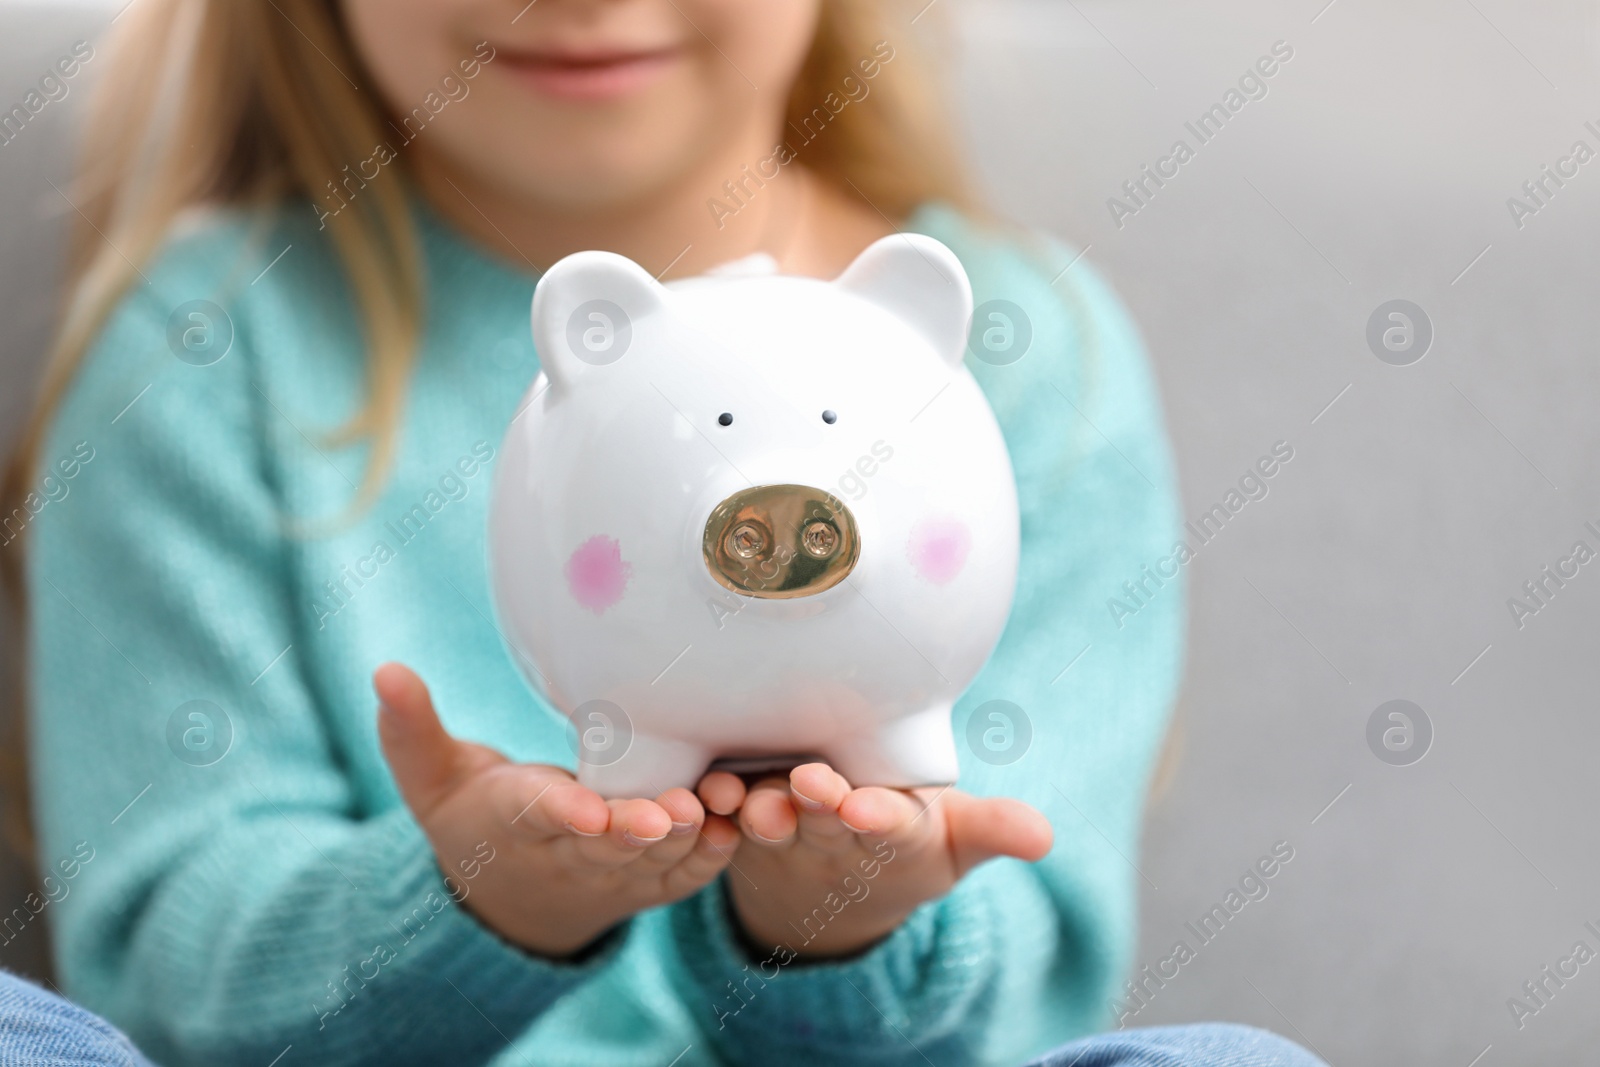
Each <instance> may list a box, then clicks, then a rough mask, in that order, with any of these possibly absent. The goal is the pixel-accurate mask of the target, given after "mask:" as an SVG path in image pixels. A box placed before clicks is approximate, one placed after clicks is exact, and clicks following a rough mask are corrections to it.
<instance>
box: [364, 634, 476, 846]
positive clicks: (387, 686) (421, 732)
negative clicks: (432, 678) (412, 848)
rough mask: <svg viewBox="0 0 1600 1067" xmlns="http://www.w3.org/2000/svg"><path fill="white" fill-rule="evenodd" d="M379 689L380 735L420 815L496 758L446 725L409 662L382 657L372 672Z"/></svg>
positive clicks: (403, 793) (398, 780) (400, 782)
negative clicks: (455, 735)
mask: <svg viewBox="0 0 1600 1067" xmlns="http://www.w3.org/2000/svg"><path fill="white" fill-rule="evenodd" d="M372 688H373V690H374V691H375V692H376V693H377V695H378V702H379V710H378V741H379V744H380V745H381V746H382V748H383V755H384V759H385V760H387V761H388V763H389V769H390V770H391V771H392V772H393V773H394V780H395V784H396V785H397V786H398V787H399V789H400V795H401V797H402V798H403V799H404V800H405V802H406V806H407V807H409V808H410V809H411V811H412V812H413V814H415V815H416V817H417V819H418V821H419V822H420V821H424V820H426V819H427V817H428V815H429V814H430V813H431V812H432V811H433V809H434V808H435V807H437V806H438V804H439V802H440V801H442V800H443V799H444V798H445V797H446V796H448V795H449V794H450V792H451V790H453V789H454V788H455V786H456V785H458V784H459V783H460V781H461V780H462V778H463V777H465V775H466V774H467V773H469V772H470V771H472V770H474V769H481V767H482V765H483V763H485V762H487V760H488V759H492V758H494V757H493V755H492V754H490V753H489V750H487V749H483V748H481V747H479V746H470V747H469V746H466V745H462V744H461V743H460V742H458V741H457V740H456V739H455V738H453V737H451V736H450V734H449V733H448V732H447V731H446V730H445V728H444V724H443V723H441V722H440V721H439V715H438V713H437V712H436V711H434V708H433V698H432V697H431V696H429V694H428V687H427V686H426V685H425V684H423V681H422V679H421V678H419V677H417V675H416V672H415V671H413V670H411V669H410V668H409V667H405V666H403V665H401V664H399V663H385V664H384V665H383V666H381V667H379V668H378V669H377V670H376V671H374V672H373V675H372Z"/></svg>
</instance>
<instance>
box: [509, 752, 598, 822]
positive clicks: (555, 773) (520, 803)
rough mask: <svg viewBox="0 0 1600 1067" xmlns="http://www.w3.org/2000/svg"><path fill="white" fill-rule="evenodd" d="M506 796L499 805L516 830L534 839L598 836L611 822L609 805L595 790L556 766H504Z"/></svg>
mask: <svg viewBox="0 0 1600 1067" xmlns="http://www.w3.org/2000/svg"><path fill="white" fill-rule="evenodd" d="M506 770H507V772H508V773H507V774H506V780H507V784H506V785H505V786H503V787H502V788H503V789H504V790H505V792H506V796H505V797H504V799H502V800H501V802H500V804H499V807H500V809H501V810H502V811H505V812H507V813H508V814H507V821H508V822H509V823H510V825H511V826H512V827H513V828H514V829H515V830H517V831H518V832H519V833H521V834H524V835H527V836H530V837H532V838H535V839H543V838H549V837H554V836H557V835H562V834H568V833H575V834H577V835H579V836H580V837H598V836H599V835H601V834H603V833H605V832H606V830H607V829H608V828H609V827H610V825H611V809H610V808H608V807H606V802H605V800H604V799H603V798H602V797H601V796H600V794H599V793H596V792H595V791H594V790H592V789H589V788H587V787H586V786H582V785H579V784H578V783H577V782H575V781H573V779H572V776H571V775H570V774H568V773H567V772H566V771H564V770H562V769H561V768H559V767H544V766H539V765H533V766H521V767H508V768H506Z"/></svg>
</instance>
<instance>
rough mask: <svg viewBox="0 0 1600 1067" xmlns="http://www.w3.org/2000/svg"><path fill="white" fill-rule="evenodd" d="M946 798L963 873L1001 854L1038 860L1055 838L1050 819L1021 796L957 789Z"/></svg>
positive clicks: (952, 838) (958, 864) (954, 848)
mask: <svg viewBox="0 0 1600 1067" xmlns="http://www.w3.org/2000/svg"><path fill="white" fill-rule="evenodd" d="M944 800H945V803H946V805H947V807H946V809H945V819H946V822H947V824H948V825H949V827H950V845H951V850H952V851H953V852H954V854H955V860H956V867H957V870H958V872H959V874H961V875H965V874H966V873H967V872H968V871H970V870H971V869H972V868H974V867H976V866H977V865H978V864H980V863H983V862H984V861H986V860H992V859H994V858H995V857H997V856H1013V857H1015V858H1017V859H1019V860H1026V861H1027V862H1029V863H1036V862H1038V861H1039V860H1041V859H1043V858H1044V857H1045V855H1046V854H1047V853H1048V852H1049V851H1050V846H1051V845H1052V844H1053V843H1054V841H1055V831H1054V830H1052V829H1051V827H1050V820H1049V819H1046V818H1045V817H1044V816H1043V815H1042V814H1040V812H1039V811H1038V809H1036V808H1033V807H1030V806H1029V805H1027V804H1024V803H1023V802H1022V801H1020V800H1012V799H1010V798H1008V797H975V796H972V795H970V794H967V793H959V792H957V791H956V790H954V789H952V790H950V791H949V793H947V794H946V795H945V797H944Z"/></svg>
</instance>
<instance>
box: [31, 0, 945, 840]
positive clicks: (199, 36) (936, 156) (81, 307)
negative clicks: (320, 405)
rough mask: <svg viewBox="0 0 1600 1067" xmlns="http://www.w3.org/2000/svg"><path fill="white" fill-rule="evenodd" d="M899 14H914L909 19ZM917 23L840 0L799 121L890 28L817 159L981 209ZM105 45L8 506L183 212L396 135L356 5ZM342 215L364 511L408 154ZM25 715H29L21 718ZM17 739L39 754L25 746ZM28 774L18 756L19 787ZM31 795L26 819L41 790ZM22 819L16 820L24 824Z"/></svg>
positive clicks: (129, 36) (412, 262) (834, 0)
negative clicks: (867, 97)
mask: <svg viewBox="0 0 1600 1067" xmlns="http://www.w3.org/2000/svg"><path fill="white" fill-rule="evenodd" d="M891 9H893V10H894V11H896V12H897V13H898V14H899V15H901V16H905V17H898V18H896V19H894V20H893V21H892V22H891V20H890V18H889V14H890V11H891ZM934 14H935V16H936V15H937V13H934ZM924 21H931V20H924ZM908 22H909V16H908V14H907V12H905V11H902V10H900V5H899V4H897V3H895V2H894V0H822V12H821V18H820V21H819V24H818V28H817V33H816V37H815V39H814V40H813V43H812V46H811V50H810V53H809V56H808V58H807V60H806V62H805V64H804V66H803V68H802V69H801V72H800V74H799V76H798V77H797V79H796V81H795V84H794V86H793V89H792V91H791V94H790V98H789V106H788V115H787V116H786V119H787V120H789V121H791V122H794V123H795V124H796V125H797V126H798V125H801V124H803V123H804V122H805V121H806V119H807V118H809V117H810V116H811V114H812V112H813V109H814V108H815V107H816V106H817V105H819V104H820V103H822V102H823V101H824V100H825V99H826V98H827V97H828V96H829V95H830V94H831V93H836V92H837V91H839V88H840V86H841V84H842V83H843V82H844V80H845V78H846V77H847V76H851V75H854V74H855V73H856V64H858V63H859V62H861V61H862V60H865V59H867V58H869V57H870V56H872V55H873V54H874V49H875V45H877V44H878V42H880V41H885V40H887V41H888V42H889V43H890V45H891V46H893V47H894V48H895V59H894V62H893V63H892V64H890V65H888V66H887V67H885V68H884V71H883V74H882V75H880V76H879V77H877V78H876V79H875V80H874V84H873V88H872V103H871V104H870V105H869V106H864V107H850V108H846V109H845V110H844V111H843V112H842V113H841V114H839V115H838V117H837V119H836V120H834V121H830V122H829V124H828V130H827V133H826V135H825V136H822V137H819V138H817V140H816V142H815V143H814V144H810V145H807V146H806V147H805V149H804V150H803V152H802V158H803V160H804V162H805V163H806V165H807V166H808V167H809V168H811V170H812V172H813V173H815V174H817V175H818V176H819V177H821V178H823V179H825V180H828V181H831V182H834V183H836V184H837V185H838V186H839V187H840V188H842V189H845V190H847V191H849V190H853V195H855V194H859V195H860V196H863V197H865V198H866V199H867V200H868V201H869V202H870V203H871V204H872V205H873V206H874V207H876V208H877V209H878V210H880V211H882V212H884V213H885V214H887V215H889V216H890V217H891V218H895V219H901V218H904V217H906V216H907V215H909V214H910V213H911V211H912V209H913V208H914V207H915V206H916V205H917V204H919V203H922V202H925V201H929V200H943V201H946V202H949V203H952V204H955V205H956V206H958V207H963V208H966V209H968V210H971V209H973V208H974V203H973V197H972V196H971V194H970V192H969V186H968V183H967V181H966V179H965V177H964V176H963V173H962V168H961V165H960V156H959V154H958V152H957V150H956V146H955V142H954V139H953V137H952V135H951V132H950V129H949V125H950V124H949V121H948V119H947V118H946V116H947V115H948V114H949V110H948V109H947V108H946V107H944V106H943V103H942V101H941V100H940V99H939V97H938V95H937V94H936V93H935V92H934V90H933V82H932V79H931V77H930V71H929V66H930V64H929V63H928V62H927V61H926V59H925V58H923V57H919V56H918V54H917V51H918V50H917V49H916V48H909V47H903V46H904V45H905V44H906V43H907V42H906V41H905V40H904V36H905V31H904V27H905V26H907V25H908ZM891 26H893V27H894V29H893V31H892V32H891V30H890V27H891ZM106 52H107V53H108V58H107V60H106V67H107V69H106V70H105V71H104V72H103V76H102V77H103V80H102V81H101V83H100V84H99V85H98V86H97V87H96V89H95V94H94V100H93V103H92V106H91V111H90V114H89V121H88V126H87V128H86V130H85V140H84V143H85V144H86V145H87V146H89V147H88V149H87V151H85V153H84V155H83V158H82V159H81V161H80V164H79V168H78V173H77V175H76V177H75V179H74V181H73V184H72V186H71V191H72V200H73V201H74V204H75V206H76V207H77V208H78V211H79V214H78V215H77V216H75V228H74V230H73V232H72V235H71V238H70V243H69V246H68V257H67V283H68V284H67V299H66V302H65V305H64V307H63V309H62V316H61V324H60V328H59V331H58V333H57V335H56V339H55V343H54V345H53V348H52V351H51V352H50V356H49V360H48V362H47V364H46V368H45V373H44V379H43V382H42V385H41V389H40V395H39V401H38V403H37V404H36V406H35V408H34V410H33V412H32V415H31V417H30V419H29V422H28V424H27V426H26V427H25V428H24V431H23V433H22V436H21V441H20V444H19V446H18V448H17V451H16V452H15V454H14V455H13V457H12V460H11V463H10V465H9V468H8V470H7V471H6V476H5V481H4V484H3V487H0V515H10V514H12V513H13V512H14V511H15V510H16V509H17V508H19V507H22V506H23V500H24V498H25V497H26V495H27V493H28V487H29V485H30V483H31V482H32V481H33V479H34V475H35V469H34V468H35V466H36V464H37V462H38V458H39V450H40V445H41V440H42V438H43V436H44V433H45V432H46V430H47V429H48V427H49V425H50V421H51V418H52V416H53V414H54V412H55V410H56V408H57V406H58V405H59V404H60V402H61V399H62V397H63V395H64V394H65V393H66V392H67V390H68V389H69V387H70V386H71V384H72V380H73V376H74V375H75V374H76V372H77V369H78V367H79V365H80V364H81V363H82V361H83V358H84V355H85V353H86V352H87V350H88V349H89V347H90V345H91V344H92V343H93V342H94V339H95V337H96V335H97V334H98V333H99V331H100V329H101V327H102V326H103V324H104V323H105V321H106V318H107V316H109V315H110V313H111V312H112V310H113V309H114V308H115V307H116V305H117V303H118V302H119V301H120V300H121V299H122V297H123V295H124V293H126V292H127V290H128V288H129V287H130V285H131V284H132V282H133V281H134V279H135V278H136V277H137V276H138V266H137V265H138V264H144V263H147V262H149V261H150V260H151V259H152V257H154V256H155V254H156V253H157V252H158V250H159V249H160V247H161V244H162V242H163V240H164V239H165V238H166V236H167V234H168V232H169V231H170V229H171V228H172V226H173V223H174V221H175V220H176V219H177V217H178V215H179V214H180V213H181V212H183V211H185V210H186V209H189V208H192V207H196V206H201V205H234V206H240V205H261V206H270V205H272V204H275V203H279V202H282V201H284V200H286V199H288V198H291V197H296V196H301V197H305V198H307V199H309V200H312V201H315V200H316V199H317V198H318V197H319V196H320V195H321V193H322V190H323V189H324V187H325V185H326V183H327V181H328V180H329V179H330V178H334V177H335V176H337V175H338V174H339V173H340V171H341V169H342V168H343V167H345V166H346V165H353V164H355V163H357V162H358V161H359V160H362V159H364V158H366V156H367V155H368V154H369V153H370V152H371V150H372V146H373V145H374V144H377V143H380V142H382V141H384V140H385V139H386V138H387V136H388V134H387V129H386V127H387V123H388V120H389V118H390V116H389V115H387V114H386V113H384V111H383V109H382V106H381V104H379V103H378V101H379V100H380V99H381V96H380V94H379V93H378V92H377V91H376V90H375V87H374V86H373V85H372V84H371V83H370V81H369V80H368V79H367V78H366V77H365V74H364V71H363V70H362V65H361V63H360V62H359V61H358V59H357V57H356V53H355V50H354V48H353V47H352V44H351V41H350V39H349V37H348V35H347V34H346V32H345V29H344V26H343V24H342V21H341V19H340V16H339V12H338V5H337V0H140V2H139V3H137V4H133V5H130V6H129V7H128V8H127V9H126V11H125V13H124V14H123V15H122V16H121V17H120V18H119V20H118V24H117V25H116V26H115V27H114V29H113V32H112V35H111V37H110V39H109V40H108V41H107V42H106ZM345 72H348V73H349V75H350V78H352V79H354V81H355V82H356V83H357V84H352V83H351V81H349V80H347V79H346V74H345ZM358 86H359V87H358ZM326 223H327V230H328V233H329V236H330V238H331V240H332V242H333V246H334V249H335V251H336V253H337V255H338V257H339V260H340V262H341V264H342V266H343V269H344V273H345V275H346V277H347V279H348V281H349V283H350V288H351V291H352V293H353V294H354V298H355V302H356V305H357V309H356V310H357V313H358V316H359V319H360V322H361V323H362V326H363V337H364V340H365V343H366V350H367V386H368V388H367V397H366V404H365V406H364V407H363V408H362V410H360V411H359V412H358V413H357V414H356V415H355V416H354V417H353V418H352V419H351V420H350V421H349V422H348V423H347V424H346V425H345V426H343V427H341V428H340V429H339V430H338V431H336V433H335V434H334V437H335V439H336V440H338V441H345V442H347V441H351V440H358V439H364V440H367V441H368V442H369V443H370V444H371V449H370V451H369V453H368V455H369V456H370V459H369V463H368V467H367V472H366V477H365V478H364V480H363V484H362V486H361V489H360V491H359V492H358V494H357V497H356V500H355V501H354V502H353V506H356V507H359V506H361V505H363V504H365V503H368V502H370V501H371V500H372V499H373V498H374V497H375V496H376V493H377V491H378V490H379V489H380V488H381V485H382V482H383V479H384V476H385V474H386V473H387V470H388V467H389V463H390V461H391V459H392V457H393V455H394V451H395V446H396V440H395V437H396V434H397V428H398V425H399V422H400V415H401V409H402V406H403V404H404V402H405V393H406V384H407V381H408V379H409V376H410V370H411V363H412V358H413V350H414V348H415V345H416V341H417V337H418V334H419V332H420V329H421V325H422V315H423V314H424V310H423V309H424V308H425V306H426V305H425V301H424V296H425V294H424V293H423V291H422V290H423V282H422V264H421V261H420V252H419V249H418V244H417V236H416V234H415V233H414V232H413V224H412V218H411V215H410V213H409V210H408V207H407V194H406V182H405V179H404V161H403V160H401V161H397V162H396V163H395V164H394V165H393V166H390V167H386V168H384V171H383V174H382V175H381V176H380V177H379V178H378V179H376V180H374V181H371V182H369V183H368V187H367V189H365V190H364V191H363V194H362V196H361V197H360V198H359V199H358V200H356V201H355V202H354V203H353V204H352V205H351V210H342V211H339V212H338V213H337V214H333V215H330V216H329V217H328V218H327V220H326ZM25 530H26V527H24V531H25ZM22 544H23V542H22V541H21V540H20V539H19V540H18V541H16V542H15V543H14V545H13V547H14V548H16V549H18V550H20V549H21V548H22ZM4 555H5V558H4V561H3V563H4V567H5V571H6V577H8V578H9V579H11V581H9V582H8V583H7V584H9V585H10V586H11V588H12V591H13V592H14V593H15V594H16V595H17V600H18V604H19V606H21V607H24V608H25V604H23V603H22V596H21V593H22V583H21V582H20V580H19V575H20V558H21V552H20V551H12V552H8V553H5V554H4ZM16 706H17V707H18V708H20V707H21V701H20V700H19V701H18V702H17V705H16ZM21 722H22V716H20V715H18V716H17V725H18V727H19V728H20V725H21ZM4 747H5V748H6V749H7V750H8V751H9V752H10V753H11V754H12V756H13V757H14V762H15V763H17V764H20V762H21V755H20V753H21V748H22V746H21V745H8V746H4ZM8 762H12V761H8ZM21 770H22V768H21V767H19V766H15V765H14V766H11V767H9V768H0V772H4V777H6V778H8V779H10V780H11V781H12V783H13V784H14V785H17V784H20V783H21V781H22V778H23V775H22V773H21ZM20 800H21V802H20V803H19V804H18V805H17V808H16V810H17V811H18V812H20V813H22V815H23V817H22V819H21V820H20V822H21V824H22V825H23V826H25V825H26V822H27V819H26V803H25V800H26V798H25V796H24V797H22V798H20ZM12 821H13V828H15V823H16V822H18V821H19V820H12Z"/></svg>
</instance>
